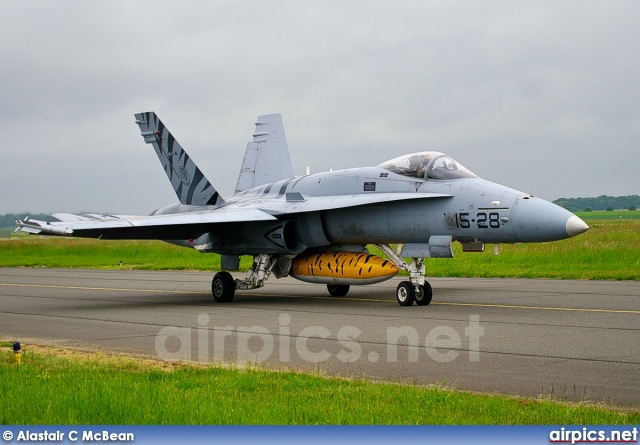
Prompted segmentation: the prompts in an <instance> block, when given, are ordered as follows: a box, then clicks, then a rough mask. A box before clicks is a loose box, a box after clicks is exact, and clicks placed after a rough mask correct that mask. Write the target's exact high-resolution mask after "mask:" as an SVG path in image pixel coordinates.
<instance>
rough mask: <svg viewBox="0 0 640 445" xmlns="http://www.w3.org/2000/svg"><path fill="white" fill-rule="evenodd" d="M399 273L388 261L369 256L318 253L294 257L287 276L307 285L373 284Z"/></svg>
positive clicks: (345, 253) (363, 254) (349, 253)
mask: <svg viewBox="0 0 640 445" xmlns="http://www.w3.org/2000/svg"><path fill="white" fill-rule="evenodd" d="M398 271H399V269H398V268H397V267H396V265H395V264H393V263H392V262H391V261H389V260H386V259H384V258H380V257H379V256H375V255H371V254H368V253H353V252H320V253H310V254H302V255H299V256H297V257H296V258H295V259H294V260H293V265H292V267H291V272H290V275H291V276H292V277H294V278H297V279H298V280H300V281H306V282H309V283H322V284H373V283H379V282H381V281H384V280H388V279H389V278H391V277H393V276H395V275H396V274H397V273H398Z"/></svg>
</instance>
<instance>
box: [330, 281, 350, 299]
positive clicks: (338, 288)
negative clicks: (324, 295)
mask: <svg viewBox="0 0 640 445" xmlns="http://www.w3.org/2000/svg"><path fill="white" fill-rule="evenodd" d="M349 288H350V286H349V285H348V284H327V290H328V291H329V295H331V296H332V297H344V296H345V295H347V294H348V293H349Z"/></svg>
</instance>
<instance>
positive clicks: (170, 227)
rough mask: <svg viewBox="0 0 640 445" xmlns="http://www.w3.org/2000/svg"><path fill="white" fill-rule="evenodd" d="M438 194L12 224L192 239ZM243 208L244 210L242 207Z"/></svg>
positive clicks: (55, 231) (43, 230) (61, 216)
mask: <svg viewBox="0 0 640 445" xmlns="http://www.w3.org/2000/svg"><path fill="white" fill-rule="evenodd" d="M450 197H452V195H447V194H441V193H377V194H371V195H363V194H358V195H337V196H336V195H334V196H319V197H310V198H309V199H306V198H304V197H303V196H302V195H301V194H300V193H287V194H286V199H266V200H261V199H256V200H253V201H245V202H239V203H233V204H230V205H228V206H225V207H219V208H216V209H210V210H203V211H196V212H185V213H174V214H167V215H151V216H128V215H99V214H73V213H55V214H53V216H54V217H55V218H57V219H58V220H60V221H56V222H44V221H38V220H32V219H28V218H27V219H25V220H18V221H16V227H17V230H22V231H23V232H27V233H32V234H42V235H59V236H78V237H85V238H100V239H163V240H171V239H190V238H198V237H200V236H201V235H203V234H205V233H206V232H209V231H211V229H212V228H211V225H212V224H221V223H237V222H253V221H275V220H277V219H278V218H277V216H283V215H288V214H296V213H307V212H317V211H324V210H334V209H341V208H348V207H358V206H363V205H368V204H379V203H384V202H390V201H402V200H416V199H433V198H450ZM240 206H242V207H240Z"/></svg>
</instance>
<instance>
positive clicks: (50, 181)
mask: <svg viewBox="0 0 640 445" xmlns="http://www.w3.org/2000/svg"><path fill="white" fill-rule="evenodd" d="M0 6H1V11H2V13H1V15H0V100H1V106H0V135H1V138H0V140H1V144H2V148H1V150H2V151H1V153H2V161H1V162H0V186H1V189H0V190H1V192H0V214H3V213H10V212H20V211H32V212H54V211H70V212H78V211H101V212H114V213H127V214H148V213H150V212H151V211H153V210H154V209H155V208H158V207H160V206H162V205H165V204H168V203H172V202H175V201H176V197H175V195H174V193H173V190H172V188H171V186H170V184H169V182H168V180H167V179H166V176H165V174H164V172H163V170H162V169H161V167H160V163H159V161H158V159H157V158H156V156H155V154H154V152H153V149H152V147H151V146H150V145H147V144H145V143H144V142H143V140H142V137H141V136H140V133H139V129H138V126H137V125H136V124H135V122H134V117H133V114H134V113H136V112H141V111H155V112H156V113H157V114H158V116H159V117H160V119H162V121H163V122H164V123H165V124H166V126H167V127H168V128H169V129H170V130H171V132H172V133H173V134H174V136H175V137H176V138H177V139H178V141H180V143H181V145H182V146H183V147H184V148H185V149H186V150H187V152H188V153H189V154H190V155H191V157H192V158H193V159H194V160H195V162H196V163H197V164H198V165H199V166H200V168H201V169H202V170H203V172H204V173H205V174H206V175H207V177H208V178H209V180H210V181H211V182H212V183H213V184H214V186H215V187H216V188H217V189H218V190H219V191H220V192H221V194H222V195H223V196H225V195H228V194H231V193H232V192H233V189H234V187H235V183H236V179H237V175H238V171H239V169H240V164H241V162H242V158H243V155H244V149H245V147H246V143H247V142H248V141H249V140H250V139H251V134H252V132H253V130H254V122H255V119H256V117H257V116H258V115H260V114H269V113H281V114H282V117H283V121H284V126H285V130H286V136H287V141H288V144H289V149H290V152H291V158H292V161H293V165H294V171H295V172H296V174H304V171H305V170H304V169H305V165H307V164H310V165H311V169H312V172H319V171H323V170H328V169H330V168H334V169H337V168H348V167H358V166H365V165H375V164H378V163H380V162H382V161H384V160H387V159H390V158H393V157H396V156H398V155H401V154H405V153H410V152H414V151H422V150H437V151H443V152H446V153H448V154H449V155H451V156H452V157H453V158H455V159H456V160H457V161H459V162H460V163H462V164H463V165H465V166H466V167H467V168H469V169H470V170H472V171H474V172H475V173H476V174H478V175H480V176H482V177H484V178H486V179H489V180H492V181H495V182H499V183H501V184H505V185H508V186H510V187H513V188H516V189H518V190H521V191H524V192H527V193H531V194H533V195H536V196H540V197H542V198H545V199H548V200H553V199H556V198H559V197H584V196H597V195H601V194H608V195H629V194H636V193H640V172H639V166H640V146H639V145H640V144H639V141H640V21H639V20H640V2H639V1H637V0H633V1H618V0H614V1H609V2H605V1H589V0H587V1H585V0H577V1H557V0H553V1H540V0H536V1H527V2H524V1H513V0H508V1H475V0H474V1H451V0H446V1H444V0H443V1H426V0H420V1H402V0H393V1H345V0H341V1H328V0H324V1H322V2H304V1H277V0H271V1H264V0H262V1H184V0H181V1H173V2H168V1H159V0H155V1H140V0H137V1H108V2H105V1H101V2H98V1H86V0H82V1H64V0H61V1H56V2H53V1H13V0H12V1H5V0H0Z"/></svg>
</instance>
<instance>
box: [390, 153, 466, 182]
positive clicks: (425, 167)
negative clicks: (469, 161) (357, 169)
mask: <svg viewBox="0 0 640 445" xmlns="http://www.w3.org/2000/svg"><path fill="white" fill-rule="evenodd" d="M378 167H380V168H384V169H385V170H389V171H391V172H393V173H397V174H399V175H403V176H411V177H414V178H421V179H433V180H446V179H460V178H477V176H476V175H474V174H473V173H472V172H471V171H470V170H468V169H467V168H465V167H464V166H463V165H462V164H460V163H458V162H456V161H454V160H453V159H452V158H450V157H449V156H447V155H446V154H444V153H440V152H437V151H422V152H419V153H411V154H408V155H404V156H398V157H397V158H393V159H391V160H390V161H386V162H383V163H382V164H379V165H378Z"/></svg>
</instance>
